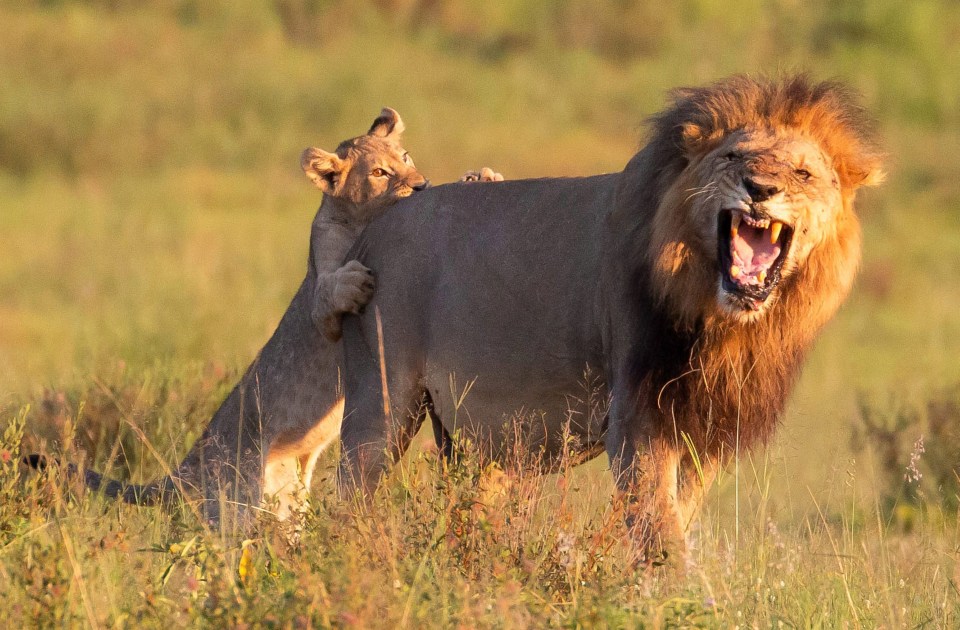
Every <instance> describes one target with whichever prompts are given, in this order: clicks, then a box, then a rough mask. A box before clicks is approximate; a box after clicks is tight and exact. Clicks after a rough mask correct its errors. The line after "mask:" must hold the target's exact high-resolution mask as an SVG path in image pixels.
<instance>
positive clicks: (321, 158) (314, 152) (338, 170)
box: [300, 147, 343, 194]
mask: <svg viewBox="0 0 960 630" xmlns="http://www.w3.org/2000/svg"><path fill="white" fill-rule="evenodd" d="M300 168H302V169H303V172H304V174H306V176H307V177H309V178H310V181H312V182H313V183H314V185H315V186H316V187H317V188H319V189H320V190H322V191H323V192H324V194H330V193H332V192H333V190H334V189H335V188H336V186H337V181H338V180H339V179H340V175H341V174H342V173H343V160H341V159H340V158H339V157H337V155H336V154H335V153H327V152H326V151H324V150H323V149H318V148H316V147H310V148H308V149H304V150H303V153H301V154H300Z"/></svg>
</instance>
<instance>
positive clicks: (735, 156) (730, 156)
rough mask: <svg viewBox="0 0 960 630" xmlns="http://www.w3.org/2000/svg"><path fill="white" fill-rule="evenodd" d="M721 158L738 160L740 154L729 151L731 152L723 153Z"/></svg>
mask: <svg viewBox="0 0 960 630" xmlns="http://www.w3.org/2000/svg"><path fill="white" fill-rule="evenodd" d="M723 159H725V160H739V159H740V154H739V153H737V152H736V151H731V152H729V153H727V154H725V155H724V156H723Z"/></svg>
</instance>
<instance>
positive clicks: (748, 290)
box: [717, 210, 793, 310]
mask: <svg viewBox="0 0 960 630" xmlns="http://www.w3.org/2000/svg"><path fill="white" fill-rule="evenodd" d="M717 236H718V243H719V249H720V252H719V260H720V276H721V278H722V286H723V289H724V291H726V292H727V293H730V294H732V295H733V296H735V297H737V298H738V301H739V302H740V304H741V305H742V306H743V307H744V308H746V309H750V310H757V309H758V308H760V304H761V303H763V302H764V301H765V300H766V299H767V297H768V296H769V295H770V292H771V291H773V288H774V287H776V286H777V283H778V282H780V268H781V267H782V266H783V261H784V260H786V257H787V251H788V250H789V249H790V242H791V240H792V239H793V228H792V227H790V226H789V225H787V224H785V223H783V222H781V221H774V220H771V219H769V218H765V217H757V216H754V215H753V214H749V213H746V212H742V211H740V210H724V211H722V212H721V213H720V220H719V222H718V234H717Z"/></svg>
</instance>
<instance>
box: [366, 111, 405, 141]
mask: <svg viewBox="0 0 960 630" xmlns="http://www.w3.org/2000/svg"><path fill="white" fill-rule="evenodd" d="M404 129H405V127H404V125H403V121H402V120H401V119H400V114H398V113H397V111H396V110H394V109H390V108H389V107H384V108H383V111H381V112H380V115H379V116H377V119H376V120H374V121H373V125H371V126H370V131H368V132H367V135H370V136H380V137H381V138H388V137H390V136H396V137H399V136H400V134H402V133H403V130H404Z"/></svg>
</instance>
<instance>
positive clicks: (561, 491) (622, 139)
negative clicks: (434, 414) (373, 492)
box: [0, 0, 960, 628]
mask: <svg viewBox="0 0 960 630" xmlns="http://www.w3.org/2000/svg"><path fill="white" fill-rule="evenodd" d="M662 4H663V3H652V2H649V3H648V2H634V1H630V0H623V1H618V2H601V1H600V0H566V1H562V0H517V1H516V2H512V3H492V2H482V1H480V0H459V1H456V2H436V1H431V0H376V1H372V2H352V1H350V0H274V1H273V2H262V3H261V2H249V3H231V2H226V1H220V0H214V1H208V2H200V1H198V0H170V1H165V2H161V1H159V0H156V1H147V2H144V1H134V0H98V1H94V0H90V1H87V2H81V1H73V2H71V1H67V0H61V1H57V0H45V1H42V0H35V1H30V0H20V1H17V2H8V1H0V24H2V25H3V27H2V29H0V30H2V32H3V38H2V39H0V86H2V88H0V434H2V435H3V437H2V440H0V470H2V476H0V602H2V605H3V608H4V610H6V611H7V615H8V618H9V619H11V620H16V621H17V623H18V624H20V625H24V626H27V627H30V626H33V625H36V626H43V627H50V626H67V627H69V626H75V625H76V626H82V625H92V626H98V627H99V626H118V627H134V626H136V627H140V626H147V627H154V626H167V627H170V626H171V625H176V626H180V625H183V624H194V625H198V626H202V627H205V626H213V627H222V626H225V625H241V624H248V625H252V626H270V627H287V626H294V627H310V626H316V627H330V626H336V627H347V626H349V627H397V626H401V627H421V626H427V627H451V626H460V627H507V628H513V627H542V626H562V627H571V628H574V627H591V626H601V627H603V626H610V627H639V626H652V627H663V626H671V625H681V626H704V627H732V626H741V627H780V626H781V625H782V626H783V627H823V628H834V627H865V628H873V627H891V628H892V627H921V626H922V627H956V626H957V625H960V565H958V563H957V560H958V551H957V549H958V548H960V529H958V519H957V504H958V495H957V489H958V486H960V482H958V477H957V473H956V472H955V470H956V466H957V465H958V462H960V281H958V278H960V72H957V68H960V5H957V4H956V3H954V2H948V1H947V0H943V1H932V0H917V1H915V2H911V3H902V2H895V1H894V0H879V1H876V2H867V1H865V0H860V1H857V0H851V1H849V2H842V3H837V2H831V1H828V0H812V1H811V2H805V3H800V2H796V1H794V0H775V1H760V0H748V1H747V2H744V3H738V5H737V8H736V10H734V9H733V8H732V5H731V4H730V3H725V2H719V1H717V0H681V1H680V2H677V3H672V4H671V5H670V8H664V7H663V6H660V5H662ZM797 69H804V70H808V71H809V72H811V73H812V74H813V75H814V76H817V77H824V78H834V77H835V78H840V79H842V80H844V81H846V82H848V83H850V84H851V85H853V86H854V87H856V88H857V89H858V90H859V91H861V92H862V93H863V95H864V99H865V103H866V105H867V107H868V109H869V110H870V111H871V112H872V113H873V114H874V115H875V117H876V118H877V121H878V126H879V132H880V135H881V137H882V138H883V142H884V145H885V147H886V148H887V150H888V151H889V154H890V160H889V171H890V176H889V179H888V182H887V183H886V184H885V185H884V186H882V187H880V188H878V189H876V190H871V191H869V192H868V193H867V194H865V195H863V197H862V198H861V200H860V208H861V211H862V216H863V220H864V230H865V239H864V240H865V245H864V248H865V249H864V264H863V267H862V271H861V276H860V281H859V283H858V285H857V288H856V289H855V292H854V294H853V295H852V296H851V298H850V300H849V302H848V303H847V305H846V306H845V307H844V308H843V310H842V311H841V313H840V315H839V316H838V318H837V319H836V320H835V321H834V322H833V323H831V324H830V326H829V327H828V329H827V330H826V332H825V333H824V335H823V336H822V338H821V340H820V341H819V343H818V345H817V347H816V351H815V352H814V354H813V356H812V357H811V359H810V361H809V364H808V365H807V367H806V369H805V371H804V374H803V377H802V379H801V382H800V385H799V387H798V388H797V390H796V391H795V393H794V395H793V397H792V399H791V403H790V406H789V411H788V413H787V415H786V417H785V418H784V422H783V425H782V427H781V430H780V432H779V434H778V437H777V439H776V440H775V442H774V444H772V445H771V446H770V448H768V449H766V450H764V451H762V452H758V453H755V454H753V455H752V456H750V457H744V458H743V459H741V460H740V461H739V462H737V463H736V465H731V467H730V468H729V469H728V470H727V471H726V472H725V474H724V475H723V476H722V477H721V479H720V481H719V483H718V486H717V488H716V489H715V490H714V491H713V492H712V493H711V495H710V497H709V500H708V505H707V507H706V509H705V512H704V516H703V519H702V523H701V526H700V529H699V533H698V535H697V540H698V546H697V549H696V551H695V554H694V555H695V558H696V560H697V562H696V564H695V566H691V567H690V568H689V570H688V571H687V572H686V575H685V576H680V575H676V574H674V573H672V572H670V571H653V572H645V571H643V570H635V569H633V568H631V563H630V558H629V554H630V549H629V546H628V545H627V544H626V543H625V541H624V540H623V537H624V530H623V526H622V524H621V523H622V521H621V518H620V515H619V513H618V511H617V507H616V506H615V505H612V504H611V501H610V498H611V484H610V482H609V479H608V476H609V474H608V473H607V471H606V462H603V461H596V462H593V463H591V464H589V465H587V466H584V467H581V468H579V469H575V470H571V471H567V472H565V473H564V474H561V475H558V476H551V477H546V478H522V479H518V480H514V482H513V483H511V484H507V485H502V486H501V485H497V484H494V483H492V482H489V481H483V482H481V483H478V482H477V479H484V480H487V479H489V478H490V477H489V476H484V475H481V474H480V470H481V468H482V466H481V465H480V464H479V463H476V462H467V463H465V464H464V466H463V467H462V468H458V469H456V470H452V471H445V470H440V469H438V467H437V465H436V463H435V462H434V459H433V457H432V455H431V454H430V452H429V449H427V450H421V451H418V452H415V453H412V454H411V456H410V457H409V458H408V460H407V461H405V462H404V464H403V466H402V467H401V469H400V470H399V471H397V473H396V474H394V475H393V476H392V477H391V479H390V481H389V483H388V484H386V487H385V488H384V490H383V491H382V493H381V495H380V496H378V497H377V500H376V501H375V504H374V505H373V506H372V507H371V508H370V512H369V513H365V514H364V513H360V512H358V511H356V510H354V509H353V508H352V507H351V506H349V505H344V504H341V503H339V502H338V501H337V500H336V499H335V490H334V485H333V466H334V462H335V459H334V457H335V456H334V455H333V454H331V456H330V457H328V458H326V459H325V460H324V461H323V462H321V471H319V474H318V475H317V476H316V477H315V479H316V481H315V484H314V487H313V489H312V492H313V497H314V506H313V508H312V511H311V512H310V513H309V514H308V515H307V517H306V519H305V522H304V530H303V532H302V535H301V541H300V544H299V545H294V546H291V545H289V544H287V543H286V542H285V541H286V538H285V536H284V533H283V532H282V531H280V530H279V528H278V527H277V526H276V525H275V524H272V523H270V522H269V521H265V522H264V523H263V525H262V527H261V528H260V530H259V532H258V537H257V538H256V539H249V540H241V539H240V538H241V537H238V536H235V535H233V533H232V532H226V533H224V534H219V533H216V534H215V533H212V532H209V531H206V530H205V529H204V528H203V526H202V525H201V524H200V523H199V522H198V521H197V519H196V518H195V517H194V516H193V515H192V514H191V512H190V511H189V510H187V509H183V510H173V511H172V512H160V511H155V510H151V509H147V508H136V507H131V506H125V505H115V504H112V503H110V502H107V501H104V500H103V499H102V498H100V497H99V496H97V495H91V494H89V493H85V492H83V491H82V490H81V489H79V488H77V487H76V486H75V484H74V483H73V482H71V481H70V480H65V479H60V478H58V477H57V476H56V474H55V473H53V472H51V473H49V475H48V474H44V475H40V476H38V475H36V474H32V473H27V472H25V471H23V470H21V469H20V468H19V467H18V466H17V465H16V461H17V455H18V454H19V453H20V452H22V451H27V452H29V451H31V450H33V449H35V448H39V447H41V446H42V447H44V448H47V449H49V450H53V451H56V452H62V453H64V454H65V456H66V457H67V458H68V459H75V460H77V461H79V460H80V459H82V458H85V460H86V461H87V462H89V463H91V464H92V465H93V466H94V467H95V468H97V469H98V470H104V471H107V472H110V473H111V474H114V475H116V476H119V477H123V478H133V479H137V480H142V479H148V478H151V477H153V476H154V475H156V474H158V472H159V471H160V470H162V469H163V468H164V466H163V465H161V463H160V462H158V461H157V460H156V458H155V457H153V456H152V455H151V454H150V451H149V450H148V449H147V448H146V447H145V446H144V444H142V443H141V442H140V440H138V439H137V436H136V431H135V430H134V429H133V427H134V426H135V427H137V428H138V429H142V430H143V431H144V432H145V433H146V435H147V436H148V437H149V439H150V441H151V444H152V446H153V447H155V448H156V449H157V450H158V451H159V453H160V454H161V455H162V457H163V458H164V459H165V460H166V461H167V462H175V461H177V460H178V459H179V458H180V457H181V456H182V455H183V454H184V453H185V452H186V450H187V449H188V448H189V445H190V443H191V442H192V440H193V439H195V438H196V437H197V436H198V435H199V433H200V431H201V430H202V427H203V425H204V424H205V422H206V421H207V419H208V418H209V417H210V415H211V414H212V412H213V411H214V410H215V409H216V407H217V405H218V403H219V401H220V400H221V399H222V398H223V396H224V395H225V394H226V393H227V391H228V389H229V388H230V387H231V386H232V384H233V383H234V382H235V381H236V379H237V377H238V376H239V374H240V372H241V371H242V370H243V369H244V368H245V367H246V365H247V364H248V363H249V361H250V360H251V359H252V358H253V356H254V355H255V353H256V352H257V350H258V349H259V348H260V347H261V346H262V344H263V343H264V342H265V341H266V339H267V338H268V336H269V334H270V333H271V332H272V330H273V328H274V327H275V325H276V323H277V322H278V320H279V318H280V316H281V315H282V313H283V311H284V309H285V308H286V306H287V304H288V303H289V300H290V298H291V297H292V295H293V292H294V291H295V289H296V287H297V286H298V284H299V282H300V280H301V279H302V277H303V274H304V271H305V265H306V253H307V245H308V233H309V228H308V226H309V223H310V220H311V219H312V216H313V213H314V212H315V210H316V207H317V205H318V204H319V201H320V199H319V193H318V192H317V191H316V189H314V188H313V187H312V186H311V185H310V184H309V183H308V182H307V180H306V178H304V177H303V174H302V173H301V172H300V169H299V166H298V156H299V153H300V151H301V150H302V149H303V148H304V147H306V146H308V145H317V146H321V147H324V148H327V149H332V148H333V147H335V146H336V144H337V143H338V142H339V141H340V140H342V139H343V138H346V137H349V136H353V135H356V134H358V133H360V132H362V131H365V130H366V129H367V128H368V126H369V124H370V122H371V120H372V119H373V117H374V116H375V115H376V114H377V112H379V110H380V108H381V107H382V106H384V105H389V106H391V107H394V108H395V109H397V110H398V111H399V112H400V113H401V115H402V116H403V118H404V120H405V121H406V124H407V129H408V131H407V133H406V135H405V138H406V139H405V145H406V147H407V148H408V149H409V150H410V152H411V154H412V155H413V156H414V157H415V159H416V160H417V164H418V166H419V167H420V168H421V170H422V171H424V172H425V173H426V174H428V175H429V176H430V177H431V179H432V180H433V181H434V182H441V181H448V180H451V179H453V178H455V177H457V176H458V175H459V174H460V173H461V172H463V171H464V170H466V169H468V168H476V167H479V166H481V165H492V166H495V167H496V168H497V169H498V170H500V171H502V172H503V173H504V174H505V175H506V176H507V177H510V178H518V177H525V176H540V175H582V174H591V173H597V172H604V171H614V170H618V169H620V168H622V166H623V165H624V164H625V163H626V161H627V160H628V159H629V157H630V156H631V154H632V153H633V151H634V150H635V149H636V147H637V146H638V144H639V143H640V142H641V140H642V134H643V129H642V121H643V119H644V118H645V117H646V116H648V115H650V114H652V113H654V112H655V111H657V109H658V108H659V107H660V106H661V105H662V103H663V102H664V101H663V98H664V93H665V91H666V90H668V89H669V88H671V87H676V86H680V85H688V84H700V83H704V82H707V81H710V80H712V79H716V78H719V77H722V76H725V75H727V74H730V73H734V72H748V73H758V72H767V73H775V72H778V71H791V70H797ZM4 431H5V433H4ZM921 438H922V441H921V442H918V440H920V439H921ZM921 445H922V447H921ZM911 457H913V460H914V461H915V463H916V467H915V471H916V472H917V473H920V474H922V477H921V478H919V479H917V478H916V475H915V474H913V472H912V470H913V469H909V466H910V463H911Z"/></svg>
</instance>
